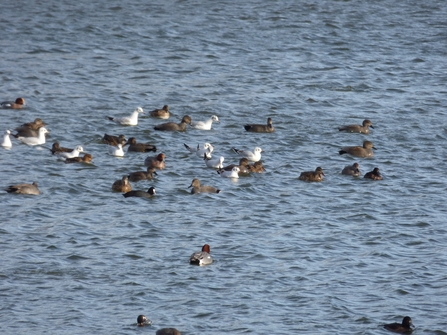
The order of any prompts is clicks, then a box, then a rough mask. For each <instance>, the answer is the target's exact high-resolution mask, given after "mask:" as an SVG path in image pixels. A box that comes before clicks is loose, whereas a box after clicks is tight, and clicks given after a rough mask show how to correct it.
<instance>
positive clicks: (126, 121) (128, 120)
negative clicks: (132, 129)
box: [107, 107, 144, 126]
mask: <svg viewBox="0 0 447 335" xmlns="http://www.w3.org/2000/svg"><path fill="white" fill-rule="evenodd" d="M140 113H141V114H144V111H143V108H141V107H137V109H135V110H134V111H133V112H132V114H131V115H130V116H124V117H110V116H108V117H107V118H108V119H109V120H112V121H113V122H116V123H118V124H121V125H123V126H136V125H137V124H138V115H139V114H140Z"/></svg>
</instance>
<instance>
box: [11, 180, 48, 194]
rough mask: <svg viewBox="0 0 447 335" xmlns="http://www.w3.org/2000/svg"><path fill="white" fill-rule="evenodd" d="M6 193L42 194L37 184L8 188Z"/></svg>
mask: <svg viewBox="0 0 447 335" xmlns="http://www.w3.org/2000/svg"><path fill="white" fill-rule="evenodd" d="M5 191H6V192H8V193H22V194H33V195H39V194H40V191H39V188H38V187H37V183H36V182H34V183H32V184H19V185H12V186H8V188H7V189H5Z"/></svg>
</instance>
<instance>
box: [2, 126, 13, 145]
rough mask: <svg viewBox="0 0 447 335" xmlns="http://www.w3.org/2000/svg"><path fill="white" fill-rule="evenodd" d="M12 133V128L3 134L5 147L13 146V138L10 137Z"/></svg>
mask: <svg viewBox="0 0 447 335" xmlns="http://www.w3.org/2000/svg"><path fill="white" fill-rule="evenodd" d="M10 134H11V131H10V130H5V134H4V135H3V140H2V147H5V148H11V147H12V142H11V138H10V137H9V135H10Z"/></svg>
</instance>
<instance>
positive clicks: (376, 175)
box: [363, 167, 383, 180]
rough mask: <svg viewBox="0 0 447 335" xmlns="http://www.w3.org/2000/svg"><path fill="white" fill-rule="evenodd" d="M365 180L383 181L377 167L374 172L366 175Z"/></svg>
mask: <svg viewBox="0 0 447 335" xmlns="http://www.w3.org/2000/svg"><path fill="white" fill-rule="evenodd" d="M363 178H368V179H372V180H382V179H383V177H382V175H381V174H380V171H379V168H378V167H375V168H374V170H372V171H370V172H367V173H365V175H364V176H363Z"/></svg>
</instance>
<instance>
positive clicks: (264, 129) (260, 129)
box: [244, 118, 275, 133]
mask: <svg viewBox="0 0 447 335" xmlns="http://www.w3.org/2000/svg"><path fill="white" fill-rule="evenodd" d="M244 128H245V130H246V131H251V132H253V133H273V132H274V131H275V127H273V121H272V119H271V118H267V124H246V125H245V126H244Z"/></svg>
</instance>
